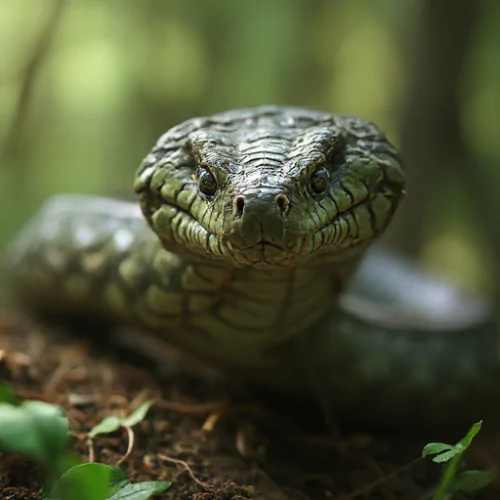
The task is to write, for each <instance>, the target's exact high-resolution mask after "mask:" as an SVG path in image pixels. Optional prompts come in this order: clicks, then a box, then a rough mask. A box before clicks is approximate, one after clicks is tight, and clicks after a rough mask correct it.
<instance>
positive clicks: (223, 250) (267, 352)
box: [8, 107, 499, 427]
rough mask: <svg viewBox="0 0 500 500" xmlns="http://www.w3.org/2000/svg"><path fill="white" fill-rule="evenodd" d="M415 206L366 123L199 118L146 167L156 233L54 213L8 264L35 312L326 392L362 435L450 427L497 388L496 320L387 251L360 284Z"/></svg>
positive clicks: (140, 182) (90, 216)
mask: <svg viewBox="0 0 500 500" xmlns="http://www.w3.org/2000/svg"><path fill="white" fill-rule="evenodd" d="M403 189H404V174H403V170H402V167H401V160H400V157H399V154H398V153H397V151H396V150H395V149H394V148H393V147H392V146H391V145H390V143H389V142H388V141H387V140H386V138H385V137H384V135H383V134H382V133H381V132H380V130H379V129H378V128H377V127H376V126H375V125H373V124H371V123H369V122H365V121H363V120H359V119H356V118H350V117H346V116H338V115H336V116H332V115H329V114H326V113H322V112H316V111H310V110H305V109H301V108H281V107H262V108H255V109H248V110H236V111H232V112H228V113H223V114H219V115H214V116H212V117H207V118H196V119H192V120H188V121H186V122H184V123H182V124H181V125H179V126H177V127H174V128H172V129H171V130H169V131H168V132H167V133H166V134H164V135H163V136H162V137H161V138H160V139H159V141H158V142H157V144H156V145H155V147H154V148H153V150H152V152H151V153H150V154H149V155H148V156H147V157H146V158H145V159H144V161H143V163H142V164H141V166H140V168H139V171H138V173H137V176H136V179H135V183H134V190H135V193H136V195H137V197H138V199H139V203H140V207H141V209H142V214H143V216H144V217H142V216H141V214H140V212H139V209H138V207H136V205H134V204H131V203H125V202H119V201H114V200H110V199H105V198H96V197H88V196H78V195H66V196H59V197H56V198H54V199H53V200H51V201H49V202H48V203H47V204H46V206H45V207H44V208H43V209H42V210H41V211H40V213H39V214H38V215H37V216H36V217H35V218H34V220H33V221H31V222H30V223H29V224H28V225H27V227H26V228H24V230H23V231H22V232H21V234H20V235H19V236H18V238H17V239H16V241H14V243H13V244H12V246H11V250H10V252H9V260H8V262H9V269H10V272H11V275H12V284H13V288H14V291H15V294H16V296H17V297H18V299H19V300H20V302H21V304H23V305H24V306H25V307H27V308H30V309H32V310H35V311H38V312H41V313H45V314H46V313H52V314H53V313H56V314H61V315H68V314H70V315H79V314H80V315H81V314H83V315H87V316H88V315H95V316H101V317H103V319H107V320H112V321H117V322H122V323H125V324H134V325H137V326H139V327H141V328H142V329H143V330H147V331H150V332H153V333H154V336H155V338H157V339H161V340H165V341H167V342H169V343H172V344H174V345H176V346H178V347H180V348H182V349H184V350H186V351H189V352H190V353H192V354H194V355H195V356H198V357H200V358H202V359H203V360H205V361H208V362H210V363H212V364H213V365H215V366H218V367H220V368H224V369H225V370H227V371H229V372H234V373H237V374H239V375H241V376H243V377H245V378H247V379H251V380H253V381H256V382H258V383H259V384H263V385H266V386H268V387H270V388H273V389H277V390H279V391H282V392H287V393H290V394H294V395H297V396H301V397H303V396H306V397H307V396H311V395H313V394H312V392H313V391H312V390H311V380H316V381H319V382H320V384H321V386H322V387H321V392H322V393H325V394H328V396H329V397H330V398H331V402H332V407H333V408H334V410H335V412H336V414H337V415H339V416H340V417H347V418H349V419H350V420H353V421H360V422H365V423H366V422H368V423H370V424H372V425H373V424H384V425H387V426H399V427H400V426H406V425H420V426H427V425H435V424H438V425H439V424H442V423H443V422H446V421H447V420H448V419H449V418H456V415H454V412H455V411H456V409H457V405H459V404H460V403H463V402H464V400H465V401H468V402H467V405H468V408H467V409H468V410H470V409H471V408H469V407H470V405H471V403H470V402H473V408H472V411H463V409H462V408H461V407H460V410H459V412H460V415H462V416H463V417H464V418H472V417H475V416H476V415H475V413H476V410H477V412H478V413H479V416H483V414H482V413H481V412H483V411H486V409H487V408H488V409H489V408H491V407H493V406H495V405H491V404H490V405H487V404H486V403H487V402H488V400H491V395H492V394H493V393H494V392H495V388H494V386H495V382H496V381H498V380H499V378H498V375H499V373H498V372H499V363H498V359H497V352H496V342H497V331H496V323H495V322H494V321H489V320H488V305H487V304H485V303H484V302H483V301H482V300H481V299H478V298H476V297H469V296H465V295H463V294H460V293H458V292H456V291H455V290H453V289H452V288H450V287H449V286H447V285H446V284H443V283H440V282H437V281H436V280H433V279H432V278H430V277H426V276H423V275H421V274H419V273H416V272H413V271H411V267H410V266H409V265H407V264H406V263H404V262H400V261H399V260H398V259H397V258H396V257H394V258H392V257H391V258H388V257H385V256H384V254H383V253H380V251H378V250H377V251H371V252H370V253H372V256H371V257H368V259H367V262H365V263H364V264H363V266H362V269H361V270H360V271H359V272H357V274H356V275H355V276H354V278H353V275H354V273H355V271H356V268H357V267H358V265H359V262H360V259H361V257H362V256H363V255H364V254H365V252H366V250H367V248H368V247H369V246H370V245H371V244H372V243H373V242H374V241H376V240H377V239H378V238H379V237H380V235H381V234H382V233H383V232H384V230H385V228H386V227H387V225H388V224H389V222H390V220H391V218H392V216H393V214H394V211H395V210H396V208H397V205H398V203H399V201H400V199H401V197H402V194H403ZM409 276H410V277H411V278H410V279H409V280H408V277H409ZM405 280H406V281H405ZM349 282H351V283H352V286H351V287H350V289H349V290H348V291H347V292H345V293H343V294H342V295H339V294H340V293H341V292H343V291H344V289H345V287H346V285H347V284H348V283H349ZM402 283H406V284H407V285H406V286H404V287H403V286H402ZM411 287H413V288H416V290H415V293H414V294H412V293H411V292H410V293H408V292H409V288H411ZM421 294H423V295H422V296H425V297H429V294H434V295H435V296H436V297H438V298H440V299H441V300H442V301H443V304H442V307H440V308H437V309H436V308H433V307H432V305H433V303H434V302H435V301H432V300H431V302H429V303H425V299H424V300H423V301H422V300H420V299H419V297H420V296H421ZM454 319H455V320H456V321H455V323H454ZM451 333H454V335H452V334H451ZM137 343H138V345H140V339H138V340H137ZM493 347H495V349H493ZM482 391H483V392H484V396H483V394H482ZM415 417H416V418H415Z"/></svg>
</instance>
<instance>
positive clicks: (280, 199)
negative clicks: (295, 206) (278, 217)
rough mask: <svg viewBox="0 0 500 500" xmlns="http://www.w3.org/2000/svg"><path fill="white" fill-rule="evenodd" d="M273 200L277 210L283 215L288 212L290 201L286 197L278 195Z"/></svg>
mask: <svg viewBox="0 0 500 500" xmlns="http://www.w3.org/2000/svg"><path fill="white" fill-rule="evenodd" d="M274 200H275V201H276V205H278V208H279V209H280V210H281V211H282V212H283V213H286V212H287V211H288V208H289V206H290V200H289V199H288V196H286V195H284V194H283V193H280V194H278V195H276V197H275V198H274Z"/></svg>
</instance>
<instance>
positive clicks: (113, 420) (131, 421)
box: [89, 401, 153, 437]
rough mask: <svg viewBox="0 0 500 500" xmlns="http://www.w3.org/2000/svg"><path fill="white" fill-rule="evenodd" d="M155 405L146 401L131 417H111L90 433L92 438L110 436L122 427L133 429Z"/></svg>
mask: <svg viewBox="0 0 500 500" xmlns="http://www.w3.org/2000/svg"><path fill="white" fill-rule="evenodd" d="M152 404H153V402H152V401H145V402H144V403H142V404H141V405H140V406H139V407H137V408H136V409H135V410H134V411H133V412H132V413H130V415H128V416H126V417H124V418H121V417H119V416H118V415H110V416H109V417H106V418H104V419H103V420H102V421H101V422H99V423H98V424H97V425H96V426H95V427H94V428H93V429H92V430H91V431H90V432H89V436H90V437H95V436H97V435H99V434H110V433H112V432H115V431H117V430H118V429H119V428H120V427H132V426H133V425H136V424H138V423H139V422H141V421H142V420H144V417H145V416H146V414H147V412H148V410H149V408H150V407H151V405H152Z"/></svg>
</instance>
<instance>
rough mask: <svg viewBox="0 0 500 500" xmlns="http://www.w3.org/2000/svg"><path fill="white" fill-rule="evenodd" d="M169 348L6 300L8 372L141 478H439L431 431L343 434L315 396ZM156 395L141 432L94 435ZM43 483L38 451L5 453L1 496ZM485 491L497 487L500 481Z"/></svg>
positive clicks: (345, 496)
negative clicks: (161, 363) (109, 343)
mask: <svg viewBox="0 0 500 500" xmlns="http://www.w3.org/2000/svg"><path fill="white" fill-rule="evenodd" d="M129 354H130V356H129ZM170 356H171V358H170V359H169V360H166V363H165V364H166V365H169V364H170V365H171V366H175V367H176V369H175V370H167V371H169V372H170V373H169V374H167V375H166V374H165V373H164V374H163V375H162V376H161V378H160V376H159V375H158V373H157V370H155V371H154V372H153V371H152V370H151V369H150V368H151V366H148V363H147V361H146V362H144V360H142V362H141V360H138V359H135V358H134V355H133V353H128V354H127V353H125V354H124V353H123V352H122V351H120V352H118V351H114V352H113V350H112V349H101V347H99V348H96V347H95V346H94V347H90V346H89V345H88V344H86V343H84V342H82V341H80V340H78V339H75V337H74V336H70V337H68V336H67V335H61V334H60V332H56V331H52V330H51V329H49V330H47V328H46V327H45V328H42V327H41V326H40V327H39V326H38V325H37V326H34V325H33V324H27V323H26V322H25V321H24V320H20V319H19V318H17V317H16V316H15V315H14V314H13V313H10V312H7V311H0V379H1V380H2V381H5V382H7V383H8V384H10V385H11V386H12V387H13V389H14V391H15V393H16V395H17V396H18V397H19V398H21V399H38V400H42V401H46V402H49V403H54V404H57V405H60V406H61V407H63V408H64V410H65V411H66V414H67V416H68V418H69V423H70V428H71V430H73V431H75V433H76V438H75V441H74V443H72V445H71V446H72V449H73V451H74V452H75V453H77V454H78V455H80V456H81V457H82V459H83V460H84V461H92V460H94V461H100V462H104V463H107V464H110V465H113V464H117V463H120V468H121V469H123V470H124V471H125V472H127V473H128V474H129V476H130V477H131V479H132V481H134V482H135V481H144V480H157V479H162V480H166V481H171V482H172V483H173V485H172V488H171V489H170V490H169V491H168V492H167V493H166V494H164V495H160V496H158V498H164V499H192V500H241V499H265V500H286V499H289V500H320V499H321V500H323V499H338V500H353V499H368V498H369V499H389V500H404V499H409V500H417V499H420V498H423V495H424V493H425V492H426V491H427V490H428V489H429V488H431V487H432V485H435V484H436V482H437V481H438V478H439V474H440V471H441V468H440V466H439V465H437V464H434V463H433V462H431V460H430V459H421V458H420V454H421V450H422V447H423V446H424V445H425V444H426V442H427V440H425V439H417V438H402V437H394V436H393V437H392V438H389V437H387V436H375V435H372V434H353V435H350V436H348V437H345V439H344V440H343V441H337V440H334V439H332V438H330V437H329V436H328V434H327V433H326V432H324V429H323V425H322V424H321V418H320V415H319V412H318V411H317V409H316V408H312V406H313V405H310V404H309V405H304V404H302V405H298V404H296V403H291V402H283V401H280V402H277V401H269V400H261V401H256V400H255V397H254V398H253V400H252V399H251V398H250V399H248V398H246V399H245V398H242V397H237V396H236V397H235V395H234V391H229V390H228V388H227V387H226V386H225V383H223V382H222V379H221V378H220V377H214V376H213V375H209V374H208V372H206V370H202V369H198V368H196V369H195V368H194V365H193V364H192V363H187V362H185V361H182V358H179V355H178V354H175V353H173V352H172V353H171V355H170ZM132 361H133V364H132ZM148 400H152V401H154V403H153V405H152V407H151V409H150V410H149V412H148V414H147V416H146V417H145V419H144V420H143V421H142V422H140V423H139V424H137V425H136V426H135V427H133V432H132V433H127V432H125V430H124V429H122V430H120V431H117V432H115V433H113V434H111V435H100V436H97V437H96V438H94V439H93V440H92V441H91V440H90V439H89V438H88V436H87V435H86V432H88V431H89V430H90V429H91V428H92V427H93V426H94V425H95V424H96V423H98V422H99V421H100V420H101V419H102V418H103V417H105V416H107V415H110V414H119V415H122V416H124V415H127V414H128V413H130V412H131V411H132V410H133V409H134V408H136V407H137V406H139V405H140V404H141V403H143V402H144V401H148ZM465 432H466V429H465V430H464V433H465ZM496 439H497V441H498V439H499V438H498V437H497V438H496ZM129 447H130V448H131V450H130V453H129V454H128V455H127V448H129ZM499 450H500V445H498V444H496V445H495V444H494V443H493V438H492V437H487V436H481V435H479V436H478V438H476V442H475V443H474V445H473V447H472V448H471V449H470V452H469V450H468V452H467V455H466V457H467V464H466V465H467V467H468V468H479V469H485V468H492V467H495V465H497V464H499V463H500V460H499ZM495 455H496V456H495ZM41 484H42V478H41V476H40V471H39V470H38V468H37V467H36V466H35V465H34V464H33V463H31V462H30V461H28V460H26V459H24V458H22V457H18V456H6V455H3V456H2V455H0V498H2V499H11V500H14V499H33V500H34V499H39V498H41V496H40V494H39V492H40V487H41ZM155 498H156V497H155ZM454 498H455V497H454ZM456 498H457V499H459V498H466V497H461V496H457V497H456ZM475 498H481V499H498V498H500V488H498V487H492V488H490V491H489V492H485V493H482V494H481V495H480V496H479V497H475Z"/></svg>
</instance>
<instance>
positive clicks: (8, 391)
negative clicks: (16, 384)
mask: <svg viewBox="0 0 500 500" xmlns="http://www.w3.org/2000/svg"><path fill="white" fill-rule="evenodd" d="M0 403H8V404H10V405H16V404H17V400H16V398H15V397H14V391H13V390H12V387H10V386H9V385H7V384H0Z"/></svg>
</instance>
